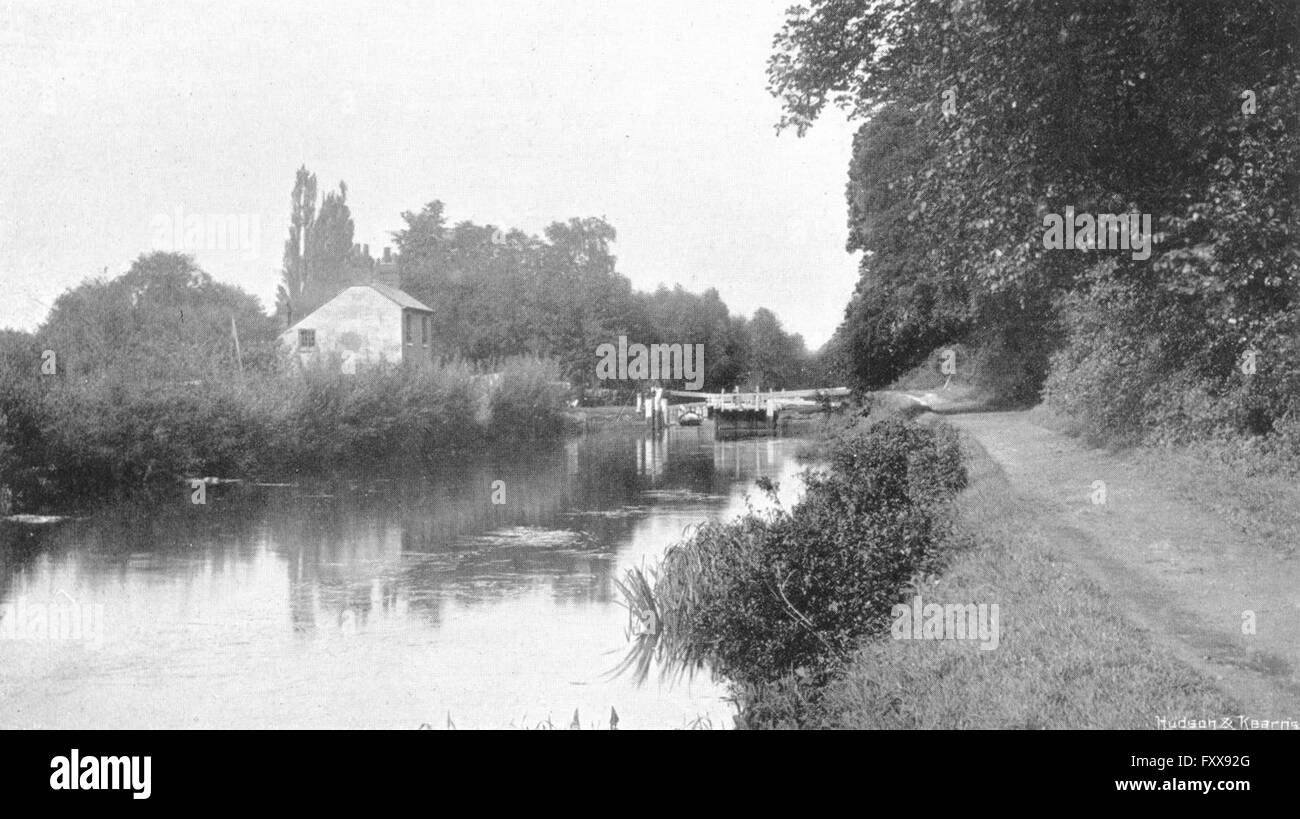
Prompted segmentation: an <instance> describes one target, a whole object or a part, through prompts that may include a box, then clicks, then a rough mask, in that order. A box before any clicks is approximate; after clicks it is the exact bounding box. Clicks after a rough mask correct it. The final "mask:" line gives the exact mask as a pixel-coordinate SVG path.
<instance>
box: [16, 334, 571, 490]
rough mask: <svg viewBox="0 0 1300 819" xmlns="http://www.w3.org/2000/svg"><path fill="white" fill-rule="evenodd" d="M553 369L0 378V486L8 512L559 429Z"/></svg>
mask: <svg viewBox="0 0 1300 819" xmlns="http://www.w3.org/2000/svg"><path fill="white" fill-rule="evenodd" d="M557 372H558V371H557V369H556V366H555V365H554V363H553V362H548V361H545V360H538V359H526V358H522V359H513V360H509V361H507V362H505V363H504V365H503V366H502V367H501V368H500V370H499V373H498V374H496V375H495V376H494V378H493V379H492V380H488V379H486V378H484V377H482V375H481V374H479V373H477V372H476V371H474V370H473V369H472V368H470V367H468V366H464V365H459V364H447V365H442V366H437V367H432V368H428V369H422V370H415V371H411V370H400V369H399V370H374V371H366V372H362V373H358V374H356V375H342V374H339V373H326V372H307V373H301V374H289V373H286V374H279V373H257V374H251V373H250V374H249V375H248V376H246V377H228V378H213V379H208V380H196V381H185V382H165V381H160V380H158V379H145V378H139V377H133V376H131V374H129V373H122V372H113V373H106V374H102V375H100V376H97V377H95V378H84V379H70V378H63V377H59V376H52V377H41V376H39V375H37V376H32V375H27V376H26V377H13V378H6V379H5V380H4V381H3V383H0V486H5V487H8V488H9V490H10V492H12V511H14V512H57V511H61V510H62V509H65V508H68V507H70V506H71V507H75V506H77V505H80V504H83V503H85V502H88V501H93V500H95V499H100V498H106V497H122V496H124V495H126V494H130V493H136V492H141V491H148V490H149V489H151V488H157V487H163V488H166V487H169V486H174V485H175V484H176V483H177V482H179V481H181V480H184V479H189V478H202V477H210V476H218V477H221V478H241V479H245V480H264V481H275V480H280V479H283V478H285V477H288V476H295V475H299V474H302V473H321V472H327V471H329V470H331V469H333V468H336V467H340V466H351V465H355V464H364V463H374V462H380V461H387V460H393V459H406V460H411V461H415V462H420V461H427V460H429V459H439V458H443V457H448V456H454V455H455V453H457V452H460V451H465V450H469V449H481V448H491V447H497V446H507V447H508V446H510V445H512V444H513V443H514V442H518V441H528V440H539V439H546V438H554V437H558V436H559V435H561V434H562V433H563V431H564V422H563V417H562V415H561V411H562V406H563V393H562V390H561V388H559V387H557V382H558V381H559V379H558V374H557ZM4 496H5V498H6V499H8V498H10V495H9V494H8V493H4Z"/></svg>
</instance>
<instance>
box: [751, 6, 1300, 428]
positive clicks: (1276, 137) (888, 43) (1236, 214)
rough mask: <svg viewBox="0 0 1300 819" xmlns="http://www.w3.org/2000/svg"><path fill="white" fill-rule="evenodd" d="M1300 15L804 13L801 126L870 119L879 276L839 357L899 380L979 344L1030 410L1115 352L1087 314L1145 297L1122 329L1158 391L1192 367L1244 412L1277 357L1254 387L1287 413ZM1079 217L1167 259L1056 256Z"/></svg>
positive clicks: (1256, 11)
mask: <svg viewBox="0 0 1300 819" xmlns="http://www.w3.org/2000/svg"><path fill="white" fill-rule="evenodd" d="M1298 13H1300V6H1297V5H1296V4H1294V3H1291V2H1286V1H1285V0H1253V1H1252V2H1240V3H1215V2H1181V1H1178V2H1176V1H1175V0H1152V2H1128V1H1127V0H1111V1H1109V2H1087V1H1085V0H1062V1H1061V2H1053V3H1042V2H1031V1H1030V0H1001V1H1000V2H992V1H991V0H983V1H981V0H953V1H952V2H939V3H935V2H914V1H913V0H889V1H887V2H876V1H874V0H872V1H869V0H817V1H816V2H813V3H811V4H810V5H809V6H806V7H797V8H794V9H792V10H791V11H790V13H789V16H788V19H787V22H786V24H785V26H784V28H783V30H782V31H781V33H780V34H779V35H778V37H777V40H776V50H775V53H774V54H773V56H772V58H771V62H770V64H769V77H770V80H771V90H772V91H773V93H774V94H776V95H777V96H779V97H780V99H781V100H782V102H783V104H784V108H785V116H784V118H783V122H782V124H783V125H785V126H786V127H791V128H794V129H797V130H799V131H801V132H802V131H803V130H805V129H807V128H808V127H810V126H811V125H812V123H813V122H814V121H815V120H816V118H817V117H818V116H819V115H820V114H821V113H822V112H823V111H824V109H825V108H826V106H827V105H835V106H839V107H841V108H843V109H845V110H847V111H848V112H849V113H850V114H851V115H852V116H855V117H858V118H861V119H863V120H865V121H864V123H863V125H862V126H861V128H860V131H859V133H858V137H857V139H856V141H855V144H854V156H853V160H852V163H851V168H850V171H849V183H848V190H847V194H848V204H849V220H850V224H849V243H848V245H849V248H850V249H861V250H863V251H864V255H863V260H862V275H861V280H860V282H859V284H858V287H857V290H856V292H855V294H854V296H853V299H852V301H851V303H850V305H849V306H848V308H847V310H846V314H845V319H844V322H843V324H842V325H841V327H840V329H839V332H838V335H837V339H836V342H835V343H834V344H833V345H832V348H833V349H834V350H836V351H837V355H838V358H839V359H840V361H841V363H842V364H843V366H844V367H845V369H846V370H848V371H849V372H850V373H852V374H853V375H854V376H855V377H856V378H857V379H858V380H859V381H861V382H862V383H865V384H868V385H880V384H883V383H887V382H888V381H890V380H891V379H892V378H894V377H895V376H896V375H898V374H899V373H900V372H902V371H903V370H905V369H907V368H909V367H911V366H913V365H915V364H916V363H918V362H919V361H921V360H922V359H923V358H924V357H925V355H926V354H927V353H928V352H929V351H930V350H932V349H933V348H934V347H935V346H937V345H938V344H940V343H946V342H950V341H954V340H971V341H976V342H978V343H979V344H981V345H982V346H983V347H984V348H986V349H988V350H996V351H997V354H998V356H1001V358H1000V360H999V361H998V362H996V363H997V364H998V366H999V367H1001V368H1002V369H1004V370H1008V369H1009V370H1016V369H1019V371H1020V375H1019V376H1017V377H1016V378H1013V379H1011V381H1010V382H1009V383H1008V384H1007V387H1008V391H1009V392H1011V393H1012V395H1011V396H1009V397H1013V398H1020V399H1025V398H1032V397H1033V396H1036V395H1037V393H1038V389H1039V387H1040V386H1041V385H1042V383H1043V380H1044V378H1045V377H1047V375H1048V371H1049V361H1050V356H1052V355H1054V354H1057V353H1059V352H1060V351H1061V348H1062V345H1065V346H1069V347H1072V348H1074V352H1073V353H1070V354H1069V355H1067V356H1066V358H1067V359H1069V361H1072V362H1073V364H1071V365H1070V366H1071V367H1073V368H1074V369H1077V368H1078V365H1079V364H1080V362H1082V361H1083V360H1084V359H1086V358H1087V356H1088V349H1095V348H1096V347H1097V346H1098V345H1102V346H1105V343H1106V341H1105V340H1104V339H1102V338H1099V337H1092V338H1089V339H1085V338H1082V337H1080V336H1079V335H1078V333H1079V332H1082V330H1081V328H1082V327H1083V325H1081V324H1079V323H1078V322H1077V321H1075V320H1074V318H1075V317H1077V313H1078V312H1079V311H1081V310H1083V311H1087V310H1092V309H1094V308H1096V307H1097V305H1096V304H1094V302H1095V300H1097V299H1103V298H1109V299H1124V300H1127V301H1129V302H1131V304H1132V306H1133V308H1134V309H1132V310H1128V311H1127V312H1126V313H1125V315H1128V316H1131V317H1132V320H1133V321H1134V322H1135V325H1134V326H1129V327H1123V328H1116V327H1112V328H1110V331H1109V332H1111V333H1113V334H1114V335H1115V336H1116V337H1119V336H1127V337H1130V338H1141V339H1145V340H1146V343H1144V344H1141V345H1139V346H1140V347H1142V349H1143V350H1144V352H1142V355H1143V356H1146V357H1149V358H1152V359H1154V360H1157V366H1156V367H1155V370H1154V371H1153V373H1154V374H1153V375H1152V379H1153V382H1154V381H1158V380H1160V379H1162V378H1163V379H1165V380H1170V379H1171V378H1172V376H1173V375H1174V374H1175V373H1180V374H1183V375H1184V376H1186V377H1187V378H1189V379H1191V380H1192V381H1194V382H1196V383H1200V384H1202V385H1204V386H1205V388H1206V389H1207V390H1208V391H1209V392H1210V393H1211V394H1214V395H1218V396H1220V397H1224V396H1228V394H1229V393H1232V392H1233V391H1234V390H1236V391H1239V388H1240V387H1241V384H1240V377H1239V376H1240V373H1239V372H1238V371H1237V369H1236V367H1235V364H1236V362H1237V361H1238V360H1239V358H1240V357H1241V356H1242V355H1243V354H1244V353H1245V352H1246V351H1248V350H1257V351H1258V352H1259V353H1260V360H1261V361H1267V362H1269V363H1270V366H1272V367H1273V368H1274V369H1273V370H1271V371H1270V373H1269V375H1268V376H1267V378H1266V379H1261V380H1260V383H1257V384H1256V385H1255V386H1253V387H1252V388H1251V389H1253V390H1259V389H1264V390H1265V391H1266V392H1268V393H1269V395H1270V396H1271V397H1269V398H1267V399H1266V403H1269V405H1270V410H1269V411H1270V412H1271V413H1273V414H1274V416H1275V417H1276V416H1280V415H1281V414H1282V413H1283V412H1284V411H1285V408H1286V405H1287V404H1288V401H1289V400H1290V399H1288V396H1287V388H1286V385H1287V384H1289V383H1291V379H1292V378H1294V375H1288V372H1287V371H1286V367H1287V366H1289V367H1291V368H1292V369H1291V370H1290V372H1292V373H1293V372H1294V369H1295V368H1296V366H1297V365H1296V364H1295V363H1294V360H1295V355H1294V354H1295V351H1296V349H1297V343H1296V341H1295V334H1296V326H1295V312H1296V308H1297V304H1300V250H1298V249H1297V246H1296V243H1295V228H1296V210H1295V196H1296V191H1297V168H1298V167H1300V165H1298V164H1297V160H1298V159H1300V155H1298V151H1300V143H1298V142H1297V128H1296V125H1297V123H1296V116H1297V111H1300V105H1298V104H1300V68H1298V66H1297V60H1296V51H1295V49H1296V44H1297V34H1300V26H1298V24H1297V15H1298ZM1066 207H1072V208H1073V209H1074V210H1075V212H1080V213H1082V212H1088V213H1117V214H1118V213H1127V212H1137V213H1141V214H1148V215H1150V216H1151V217H1152V223H1153V231H1154V233H1155V238H1156V239H1157V240H1158V242H1157V243H1156V244H1155V245H1154V248H1153V252H1152V255H1151V256H1150V258H1149V259H1138V258H1134V254H1131V253H1129V252H1127V251H1120V252H1116V251H1112V250H1107V251H1093V252H1078V251H1065V250H1053V249H1047V248H1045V247H1044V242H1043V236H1044V217H1045V216H1046V215H1047V214H1061V213H1063V212H1064V209H1065V208H1066ZM1117 315H1118V314H1117ZM1070 328H1074V329H1073V331H1072V330H1071V329H1070ZM1098 329H1099V330H1100V328H1098ZM1072 333H1073V335H1072ZM1085 347H1086V348H1088V349H1083V348H1085ZM1121 358H1122V357H1121ZM1057 360H1058V366H1064V361H1065V359H1061V358H1059V357H1058V359H1057ZM1119 361H1120V359H1119V358H1117V359H1115V362H1113V366H1117V367H1122V366H1125V365H1123V364H1122V363H1118V362H1119ZM1287 361H1291V362H1292V363H1291V364H1290V365H1285V364H1284V363H1285V362H1287ZM1094 363H1096V362H1094ZM1108 366H1111V365H1108ZM1103 369H1104V368H1103ZM1261 372H1262V371H1261ZM1061 375H1062V377H1063V378H1065V381H1066V382H1068V381H1069V378H1068V375H1069V374H1068V373H1065V372H1062V373H1061ZM1056 383H1057V386H1058V387H1062V388H1064V387H1066V386H1068V387H1069V389H1065V390H1064V392H1069V391H1071V390H1073V391H1078V390H1080V389H1083V388H1084V386H1085V385H1083V384H1080V383H1078V382H1077V380H1076V381H1075V382H1072V383H1071V384H1069V385H1067V384H1066V383H1065V382H1062V381H1060V380H1059V379H1058V381H1057V382H1056ZM1269 385H1271V386H1269ZM1131 389H1136V390H1139V391H1148V390H1151V389H1154V383H1146V382H1144V383H1141V384H1136V383H1135V384H1133V385H1132V386H1131ZM1084 391H1085V392H1086V390H1084ZM1064 392H1062V391H1061V390H1058V393H1059V394H1064ZM1291 395H1295V393H1294V392H1292V393H1291ZM1148 397H1150V396H1148ZM1240 398H1241V396H1240V395H1237V396H1236V398H1233V399H1232V400H1237V399H1240ZM1157 403H1158V402H1157Z"/></svg>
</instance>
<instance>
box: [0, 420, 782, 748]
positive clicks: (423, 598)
mask: <svg viewBox="0 0 1300 819" xmlns="http://www.w3.org/2000/svg"><path fill="white" fill-rule="evenodd" d="M795 446H796V443H795V442H794V441H792V440H749V441H732V442H726V443H715V442H714V441H713V440H712V437H711V436H710V434H709V433H708V431H706V430H701V429H673V430H670V431H669V432H668V433H667V434H665V435H663V436H661V437H659V438H658V439H654V438H651V437H649V436H647V435H646V434H644V433H643V432H642V431H640V430H624V431H619V432H609V433H602V434H597V435H591V436H587V437H585V438H582V439H579V440H571V441H569V442H567V443H565V444H562V445H558V446H556V447H553V448H546V449H545V450H541V451H531V452H524V453H516V454H511V455H509V456H506V457H500V458H498V459H496V461H489V460H482V461H478V462H475V461H474V460H473V459H466V458H461V459H457V460H456V461H454V462H448V463H446V464H444V465H441V466H440V467H439V469H438V474H437V475H435V476H419V475H406V476H403V475H385V476H361V477H355V478H351V479H347V480H333V481H326V482H303V483H301V484H299V485H295V486H278V487H272V486H261V487H254V486H247V487H245V486H240V487H221V488H209V489H208V496H207V503H206V505H203V506H197V505H193V504H191V503H190V490H189V488H188V487H184V486H183V487H180V488H179V489H178V491H177V502H176V503H175V504H166V503H163V504H154V505H152V506H150V507H149V508H147V509H142V508H139V507H121V508H116V509H112V510H109V511H107V512H103V513H99V514H97V515H95V516H93V517H91V518H88V519H85V520H77V521H71V522H66V523H63V524H59V525H57V526H54V527H45V528H41V529H33V528H28V527H17V526H12V525H0V614H4V615H5V620H7V622H5V620H0V727H4V728H11V727H69V728H87V727H97V728H136V727H149V728H153V727H165V728H182V727H205V728H206V727H252V728H258V727H320V728H334V727H379V728H415V727H417V726H420V725H421V724H423V723H428V724H430V725H432V726H433V727H435V728H443V727H445V726H446V725H447V720H448V715H450V719H451V721H452V722H453V723H454V724H455V725H456V727H458V728H504V727H510V726H514V727H535V726H537V725H538V723H541V722H543V721H545V720H547V719H548V718H549V719H550V720H551V721H552V722H553V723H554V724H555V725H556V726H557V727H568V725H569V723H570V722H571V721H572V719H573V713H574V710H575V709H577V711H578V712H579V715H580V720H581V722H582V724H583V727H592V726H594V725H597V724H599V726H601V727H605V726H606V725H607V722H608V719H609V714H610V708H611V706H612V707H613V708H615V709H616V710H617V712H618V715H619V719H620V728H641V727H657V728H663V727H669V728H672V727H685V726H687V725H691V724H695V725H711V726H712V727H715V728H722V727H730V726H731V717H732V713H733V709H732V707H731V706H730V704H729V703H727V702H726V701H725V700H724V699H723V696H724V693H725V692H724V691H723V689H722V686H721V685H718V684H714V683H713V682H712V681H711V680H710V679H709V677H708V675H707V674H705V675H703V676H697V677H696V678H695V679H694V680H693V681H688V682H681V683H678V684H676V685H673V686H669V685H666V684H665V685H660V684H659V683H658V681H657V678H652V679H651V680H650V681H649V682H648V683H646V685H644V686H642V687H637V686H634V685H633V684H632V683H631V682H630V681H629V680H627V679H625V678H614V679H609V678H608V677H607V676H606V674H607V672H608V671H609V670H610V669H611V668H613V667H614V665H615V664H616V663H617V662H618V660H619V659H620V658H621V657H622V656H623V653H624V651H625V649H626V646H627V642H626V636H625V630H626V628H627V611H626V609H624V608H623V607H622V606H621V605H620V602H619V601H620V596H619V594H618V590H617V588H616V587H615V586H614V583H613V580H614V579H616V578H619V577H621V575H622V572H623V570H624V569H625V568H627V567H630V566H635V565H640V564H642V562H643V561H647V560H653V559H654V558H656V557H657V556H658V555H660V554H661V553H662V552H663V550H664V549H665V547H667V546H668V545H669V544H670V543H672V542H673V541H675V540H677V539H679V538H680V537H681V535H682V532H683V530H685V529H686V528H687V527H688V526H690V525H692V524H695V523H698V522H700V521H702V520H705V519H708V518H718V517H730V516H732V515H735V514H737V513H738V512H740V511H743V509H744V506H745V502H746V501H745V495H746V494H747V493H750V494H752V495H754V497H753V501H754V503H755V505H758V501H759V498H758V493H757V491H756V490H755V489H754V487H753V481H754V479H755V478H756V477H758V476H760V475H766V476H770V477H773V478H775V479H778V480H780V481H781V487H782V492H781V494H782V496H783V498H784V499H785V502H787V503H788V502H789V500H790V499H792V497H793V496H794V494H795V493H796V492H797V489H798V481H797V480H796V479H795V475H796V474H797V473H798V471H799V465H798V464H797V463H796V462H795V461H794V458H793V457H792V454H793V451H794V447H795ZM498 480H499V481H504V482H505V487H504V489H505V503H504V504H500V505H494V504H493V503H492V489H493V482H494V481H498Z"/></svg>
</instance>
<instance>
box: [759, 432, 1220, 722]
mask: <svg viewBox="0 0 1300 819" xmlns="http://www.w3.org/2000/svg"><path fill="white" fill-rule="evenodd" d="M963 448H964V450H965V452H966V454H967V458H968V461H967V469H968V473H969V477H970V484H969V486H968V487H967V488H966V489H965V490H964V491H963V492H962V493H961V494H960V495H959V497H958V500H957V515H958V530H959V532H961V533H962V534H964V535H966V536H967V537H965V538H957V539H956V540H955V541H954V542H956V543H963V542H964V543H966V544H969V545H968V546H966V547H965V548H963V550H962V551H961V552H959V553H957V554H955V555H953V557H952V560H951V561H950V562H949V564H948V566H947V569H946V570H945V572H944V573H943V575H942V576H940V577H927V578H920V579H918V580H917V581H916V582H915V583H914V588H913V590H912V593H913V594H920V595H921V596H922V597H923V599H924V600H925V601H926V602H936V603H971V602H974V603H988V604H992V603H998V604H999V606H1000V613H1001V617H1000V626H1001V635H1000V640H999V645H998V647H997V648H996V649H994V650H991V651H982V650H980V648H979V644H978V642H977V641H970V640H965V641H963V640H893V639H889V637H888V636H887V635H886V636H885V637H884V638H883V639H879V638H878V639H873V640H870V641H868V642H867V643H866V644H865V645H863V646H862V647H861V648H860V650H859V651H858V652H857V654H856V655H855V657H854V658H853V660H852V661H851V662H850V663H849V664H848V665H847V666H846V667H844V668H843V669H841V671H840V672H839V673H838V674H836V675H835V677H834V678H833V679H832V680H831V681H830V682H829V683H828V684H826V685H825V686H823V687H821V688H819V689H815V690H814V689H810V688H809V687H807V686H802V685H799V684H797V683H796V682H795V681H793V680H785V681H782V682H781V683H779V684H776V685H773V686H770V687H769V690H767V691H766V692H763V694H762V695H761V696H759V697H758V698H757V700H756V701H757V702H758V703H759V707H758V708H755V709H751V712H752V713H750V714H749V715H747V716H748V722H749V724H750V725H751V726H753V727H773V728H780V727H826V728H963V729H970V728H990V729H1000V728H1105V729H1134V728H1136V729H1151V728H1155V727H1156V724H1155V718H1156V717H1157V716H1167V717H1168V716H1183V715H1198V714H1200V715H1203V714H1229V713H1237V710H1238V709H1237V707H1236V705H1235V704H1234V703H1233V702H1232V701H1231V700H1230V699H1229V698H1227V697H1226V696H1225V695H1223V694H1222V693H1221V692H1220V691H1219V690H1218V689H1217V688H1215V687H1214V686H1213V685H1212V684H1211V683H1210V682H1209V681H1208V680H1207V679H1205V678H1204V677H1202V676H1200V675H1199V674H1197V673H1196V672H1194V671H1193V670H1191V669H1189V668H1187V667H1186V666H1185V665H1183V664H1181V663H1179V662H1178V661H1177V660H1176V659H1175V658H1173V657H1172V656H1171V655H1170V654H1168V653H1167V652H1165V651H1163V650H1161V649H1159V648H1158V647H1157V646H1155V645H1154V644H1153V642H1152V641H1151V639H1150V638H1149V637H1148V635H1147V634H1146V633H1144V632H1143V631H1142V630H1141V629H1139V628H1138V627H1135V626H1133V625H1132V624H1130V623H1129V622H1127V621H1126V620H1125V619H1124V618H1123V617H1121V616H1119V615H1118V614H1116V613H1115V607H1114V606H1113V605H1112V603H1111V601H1110V600H1109V598H1108V596H1107V594H1106V592H1105V591H1104V589H1102V588H1101V587H1099V586H1098V585H1097V584H1096V583H1095V582H1093V581H1092V580H1090V579H1088V578H1086V577H1085V576H1083V574H1082V573H1081V572H1080V571H1078V570H1077V569H1075V568H1074V567H1073V566H1072V564H1070V563H1068V562H1066V561H1065V560H1064V558H1063V557H1062V555H1061V553H1060V551H1059V550H1057V549H1056V548H1055V547H1054V545H1053V543H1052V542H1051V539H1050V536H1049V535H1048V533H1047V531H1048V530H1047V529H1046V527H1045V526H1044V525H1043V524H1041V523H1040V522H1039V521H1040V514H1039V513H1040V510H1038V509H1036V508H1035V505H1034V504H1033V503H1032V502H1031V501H1030V500H1029V499H1027V498H1025V497H1023V496H1020V495H1018V494H1017V493H1016V492H1015V491H1014V490H1013V489H1012V487H1011V485H1010V483H1009V482H1008V481H1007V479H1006V477H1005V475H1004V474H1003V473H1002V471H1001V469H1000V468H999V467H998V466H997V464H996V463H994V462H993V460H992V459H991V458H990V457H989V456H988V454H987V453H986V452H984V450H983V448H982V447H980V446H979V445H978V444H977V443H975V442H974V441H972V440H970V439H969V437H965V436H964V440H963Z"/></svg>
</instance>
